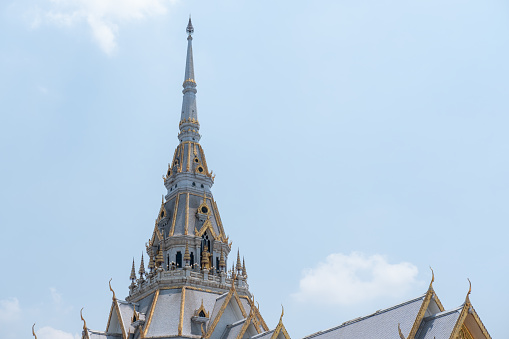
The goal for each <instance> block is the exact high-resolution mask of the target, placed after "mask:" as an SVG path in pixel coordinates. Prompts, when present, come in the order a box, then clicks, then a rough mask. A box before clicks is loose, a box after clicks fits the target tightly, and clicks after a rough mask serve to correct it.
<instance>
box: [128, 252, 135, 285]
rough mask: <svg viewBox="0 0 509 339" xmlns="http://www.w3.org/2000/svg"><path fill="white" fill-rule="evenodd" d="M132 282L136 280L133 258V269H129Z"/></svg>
mask: <svg viewBox="0 0 509 339" xmlns="http://www.w3.org/2000/svg"><path fill="white" fill-rule="evenodd" d="M129 279H131V280H132V281H133V282H134V280H136V269H135V267H134V258H133V267H132V268H131V276H130V277H129Z"/></svg>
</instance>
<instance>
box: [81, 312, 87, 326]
mask: <svg viewBox="0 0 509 339" xmlns="http://www.w3.org/2000/svg"><path fill="white" fill-rule="evenodd" d="M84 308H85V307H82V308H81V310H80V317H81V320H82V321H83V331H86V330H87V322H86V321H85V319H83V309H84Z"/></svg>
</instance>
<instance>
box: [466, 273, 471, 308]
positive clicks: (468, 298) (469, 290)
mask: <svg viewBox="0 0 509 339" xmlns="http://www.w3.org/2000/svg"><path fill="white" fill-rule="evenodd" d="M467 280H468V285H469V287H468V293H467V297H466V298H465V302H468V303H470V297H469V296H470V293H472V283H471V282H470V279H468V278H467Z"/></svg>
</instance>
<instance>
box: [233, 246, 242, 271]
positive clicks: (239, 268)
mask: <svg viewBox="0 0 509 339" xmlns="http://www.w3.org/2000/svg"><path fill="white" fill-rule="evenodd" d="M235 268H236V269H237V272H238V271H240V270H241V269H242V265H241V263H240V251H239V249H237V266H236V267H235Z"/></svg>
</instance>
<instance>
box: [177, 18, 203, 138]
mask: <svg viewBox="0 0 509 339" xmlns="http://www.w3.org/2000/svg"><path fill="white" fill-rule="evenodd" d="M186 32H187V57H186V71H185V76H184V83H183V84H182V87H184V89H183V90H182V93H184V97H183V99H182V112H181V115H180V124H179V128H180V133H179V136H178V138H179V140H180V141H200V134H199V133H198V131H199V130H200V124H199V123H198V110H197V108H196V81H195V79H194V63H193V43H192V42H193V37H192V34H193V33H194V28H193V24H192V22H191V17H189V23H188V24H187V28H186Z"/></svg>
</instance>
